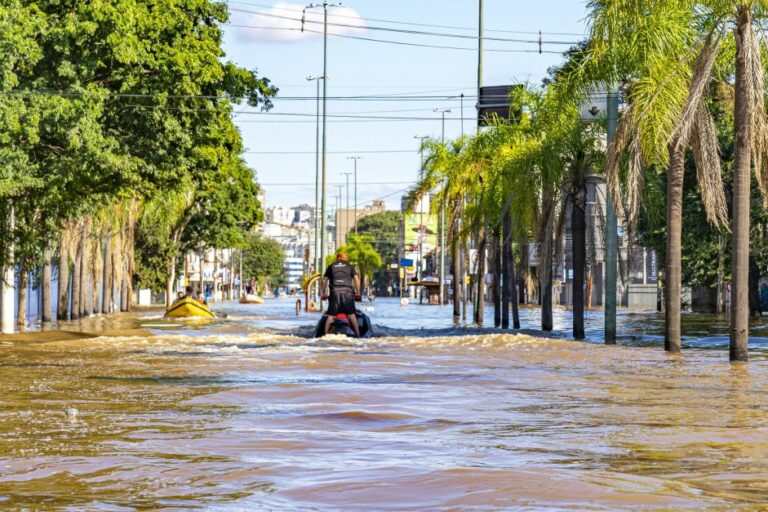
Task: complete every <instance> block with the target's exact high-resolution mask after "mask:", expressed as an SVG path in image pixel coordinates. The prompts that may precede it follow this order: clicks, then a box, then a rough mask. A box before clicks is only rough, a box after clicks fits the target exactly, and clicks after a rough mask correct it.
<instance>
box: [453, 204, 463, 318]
mask: <svg viewBox="0 0 768 512" xmlns="http://www.w3.org/2000/svg"><path fill="white" fill-rule="evenodd" d="M459 208H460V206H459ZM460 215H461V214H460V213H459V214H457V215H455V216H454V219H453V227H452V229H451V264H452V266H453V271H452V273H453V323H455V324H457V323H459V320H460V319H461V284H462V280H461V249H460V247H461V244H460V243H459V235H458V233H459V218H460Z"/></svg>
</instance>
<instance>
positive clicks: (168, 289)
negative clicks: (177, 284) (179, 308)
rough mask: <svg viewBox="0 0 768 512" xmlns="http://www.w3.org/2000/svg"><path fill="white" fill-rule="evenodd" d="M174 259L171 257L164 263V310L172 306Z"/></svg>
mask: <svg viewBox="0 0 768 512" xmlns="http://www.w3.org/2000/svg"><path fill="white" fill-rule="evenodd" d="M175 271H176V257H171V258H170V259H168V261H167V262H166V263H165V309H170V308H171V304H173V301H174V297H173V281H174V279H175V278H176V272H175Z"/></svg>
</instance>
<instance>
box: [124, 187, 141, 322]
mask: <svg viewBox="0 0 768 512" xmlns="http://www.w3.org/2000/svg"><path fill="white" fill-rule="evenodd" d="M138 207H139V206H138V201H137V200H136V199H131V207H130V212H129V215H128V233H127V234H126V237H127V239H128V243H127V247H126V249H127V253H128V254H127V261H126V263H127V265H126V274H125V286H126V301H125V302H126V311H131V310H132V309H133V276H134V274H135V273H136V212H137V211H138Z"/></svg>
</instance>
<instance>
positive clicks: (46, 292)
mask: <svg viewBox="0 0 768 512" xmlns="http://www.w3.org/2000/svg"><path fill="white" fill-rule="evenodd" d="M52 259H53V251H51V250H50V249H46V250H45V251H44V252H43V272H42V282H41V283H40V284H41V286H42V297H41V302H42V308H41V309H42V311H41V312H40V316H41V319H42V321H43V323H44V324H46V323H49V322H50V321H51V312H52V307H51V260H52Z"/></svg>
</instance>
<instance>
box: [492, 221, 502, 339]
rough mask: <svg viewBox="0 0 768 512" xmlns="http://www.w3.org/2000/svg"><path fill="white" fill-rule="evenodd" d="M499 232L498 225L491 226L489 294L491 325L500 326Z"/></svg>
mask: <svg viewBox="0 0 768 512" xmlns="http://www.w3.org/2000/svg"><path fill="white" fill-rule="evenodd" d="M500 236H501V233H500V232H499V227H498V226H497V227H494V228H493V243H492V244H491V252H492V255H493V256H492V260H493V272H492V274H493V281H492V285H491V286H492V289H491V296H492V297H493V326H494V327H497V328H498V327H501V247H500V244H499V240H500Z"/></svg>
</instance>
